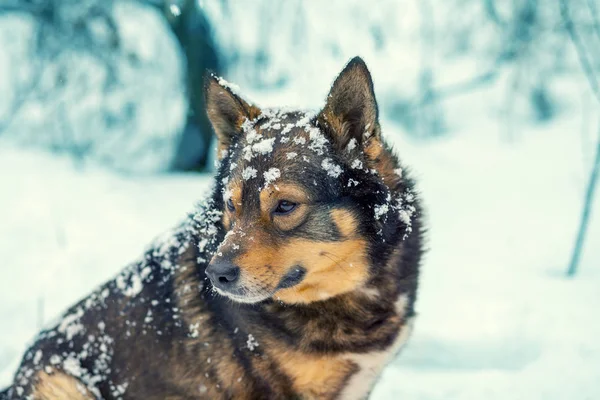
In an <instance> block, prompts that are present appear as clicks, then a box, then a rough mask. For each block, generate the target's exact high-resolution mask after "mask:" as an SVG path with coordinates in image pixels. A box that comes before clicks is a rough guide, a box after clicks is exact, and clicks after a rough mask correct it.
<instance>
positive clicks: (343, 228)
mask: <svg viewBox="0 0 600 400" xmlns="http://www.w3.org/2000/svg"><path fill="white" fill-rule="evenodd" d="M331 218H332V219H333V222H335V224H336V226H337V228H338V230H339V231H340V233H341V234H342V236H344V237H353V236H354V235H356V218H355V217H354V215H352V213H351V212H350V211H347V210H333V211H331Z"/></svg>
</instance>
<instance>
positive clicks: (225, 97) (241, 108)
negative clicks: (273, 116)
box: [204, 73, 261, 159]
mask: <svg viewBox="0 0 600 400" xmlns="http://www.w3.org/2000/svg"><path fill="white" fill-rule="evenodd" d="M222 82H223V81H222V80H221V79H219V78H218V77H217V76H215V75H214V74H212V73H207V75H206V76H205V78H204V96H205V102H206V113H207V115H208V119H209V120H210V122H211V124H212V126H213V129H214V130H215V134H216V135H217V139H218V153H217V156H218V158H219V159H220V158H222V157H223V150H227V149H228V148H229V146H230V145H231V142H232V141H233V140H234V138H235V137H236V136H237V135H241V134H242V124H243V123H244V121H246V120H247V119H250V120H252V119H255V118H256V117H258V116H259V115H260V113H261V110H260V109H259V108H258V107H256V106H253V105H250V104H248V103H247V102H246V101H244V100H243V99H242V98H241V97H240V96H238V95H236V94H235V93H234V92H233V91H232V90H231V89H230V88H229V87H228V86H227V85H226V84H224V83H222Z"/></svg>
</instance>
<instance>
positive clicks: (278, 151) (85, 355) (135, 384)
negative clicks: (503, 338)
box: [2, 57, 423, 400]
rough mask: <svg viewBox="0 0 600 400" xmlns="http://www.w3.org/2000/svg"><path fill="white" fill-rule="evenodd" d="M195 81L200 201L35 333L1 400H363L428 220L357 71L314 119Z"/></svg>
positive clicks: (414, 275) (386, 350) (391, 347)
mask: <svg viewBox="0 0 600 400" xmlns="http://www.w3.org/2000/svg"><path fill="white" fill-rule="evenodd" d="M205 81H206V82H205V96H206V105H207V113H208V116H209V119H210V121H211V123H212V125H213V128H214V131H215V134H216V138H217V142H218V145H217V151H218V156H217V158H218V168H217V169H218V171H217V173H216V178H215V181H214V185H213V187H212V188H211V192H210V194H209V195H208V196H207V198H206V200H205V201H203V202H202V203H200V204H199V205H198V206H196V208H195V209H194V210H193V212H192V213H191V214H190V215H189V216H188V217H186V218H185V219H184V220H183V222H181V223H180V224H179V225H177V227H176V228H175V229H173V230H172V231H170V232H168V233H167V234H165V235H163V236H162V237H160V238H158V239H156V241H155V243H153V244H152V245H151V246H150V247H149V249H148V250H147V251H146V252H145V253H144V255H143V256H142V257H141V259H140V260H138V261H137V262H135V263H133V264H131V265H129V266H128V267H126V268H125V269H124V270H123V271H122V272H121V273H119V274H118V276H117V277H116V278H115V279H113V280H111V281H109V282H108V283H106V284H104V285H103V286H101V287H100V288H98V289H97V290H96V291H94V292H93V293H92V294H91V295H89V296H88V297H87V298H85V299H83V300H82V301H81V302H79V303H78V304H76V305H75V306H73V307H72V308H70V309H69V310H68V311H67V312H66V313H65V314H64V316H63V317H62V318H61V319H60V320H59V322H58V323H57V324H56V325H55V326H54V327H52V328H50V329H47V330H44V331H42V332H41V333H40V334H39V336H38V337H37V338H36V340H35V343H34V344H33V346H32V347H31V348H30V349H29V350H28V351H27V352H26V353H25V355H24V357H23V361H22V363H21V365H20V367H19V369H18V370H17V372H16V374H15V378H14V382H13V383H12V385H11V386H10V388H8V389H7V390H6V391H5V392H4V394H3V395H2V396H3V399H35V400H54V399H65V400H91V399H146V400H147V399H161V400H163V399H170V400H184V399H202V398H206V399H363V398H367V397H368V396H369V394H370V392H371V390H372V388H373V385H374V384H375V382H376V380H377V378H378V376H379V374H380V372H381V370H382V369H383V367H384V366H385V365H386V364H387V363H388V362H389V361H390V360H391V359H392V358H393V357H394V356H395V355H396V354H397V352H398V351H399V349H400V348H401V347H402V346H403V344H404V343H405V342H406V341H407V339H408V337H409V335H410V332H411V329H412V325H413V321H414V318H415V310H414V306H415V300H416V293H417V286H418V285H417V284H418V272H419V264H420V261H421V256H422V253H423V249H422V236H423V228H422V222H421V219H422V208H421V205H420V200H419V196H418V193H417V191H416V189H415V185H414V182H413V180H412V179H411V178H410V176H409V174H408V171H407V170H406V169H405V168H404V167H403V166H402V165H401V164H400V162H399V160H398V159H397V157H396V156H395V155H394V153H393V152H392V150H391V148H390V147H389V146H388V145H387V144H386V143H385V142H384V140H383V138H382V135H381V127H380V124H379V120H378V108H377V102H376V99H375V94H374V90H373V83H372V80H371V75H370V73H369V71H368V69H367V66H366V65H365V63H364V62H363V60H362V59H360V58H358V57H356V58H354V59H352V60H351V61H350V62H349V63H348V64H347V65H346V66H345V68H344V69H343V71H342V72H341V73H340V74H339V76H338V77H337V79H336V80H335V82H334V83H333V85H332V87H331V90H330V93H329V95H328V96H327V99H326V104H325V106H324V108H323V109H322V110H321V111H320V112H319V113H315V114H311V113H305V112H299V111H282V110H278V109H264V110H261V109H260V108H258V107H257V106H255V105H252V104H250V103H248V102H247V101H245V100H243V99H242V98H241V97H240V96H239V95H238V94H236V92H235V90H233V89H232V88H231V87H230V85H228V84H227V83H226V82H225V81H224V80H222V79H221V78H218V77H216V76H214V75H212V74H208V75H207V77H206V79H205Z"/></svg>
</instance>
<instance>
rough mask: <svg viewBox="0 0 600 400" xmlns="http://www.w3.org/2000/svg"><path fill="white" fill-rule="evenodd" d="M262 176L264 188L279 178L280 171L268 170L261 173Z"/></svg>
mask: <svg viewBox="0 0 600 400" xmlns="http://www.w3.org/2000/svg"><path fill="white" fill-rule="evenodd" d="M263 176H264V178H265V187H267V186H269V185H270V184H271V183H273V182H275V180H276V179H277V178H279V177H280V176H281V171H279V169H278V168H269V170H268V171H267V172H265V173H263Z"/></svg>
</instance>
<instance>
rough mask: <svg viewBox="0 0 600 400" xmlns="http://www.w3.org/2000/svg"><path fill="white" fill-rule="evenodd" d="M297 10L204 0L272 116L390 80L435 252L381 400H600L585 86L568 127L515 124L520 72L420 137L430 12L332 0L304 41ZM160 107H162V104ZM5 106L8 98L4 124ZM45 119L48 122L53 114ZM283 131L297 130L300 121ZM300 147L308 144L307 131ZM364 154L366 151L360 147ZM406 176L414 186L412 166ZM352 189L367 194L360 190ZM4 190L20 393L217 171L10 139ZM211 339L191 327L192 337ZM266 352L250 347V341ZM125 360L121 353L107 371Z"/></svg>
mask: <svg viewBox="0 0 600 400" xmlns="http://www.w3.org/2000/svg"><path fill="white" fill-rule="evenodd" d="M284 3H285V4H282V5H281V6H280V7H278V8H269V7H266V5H269V4H271V3H269V1H261V2H260V4H262V5H263V7H259V6H256V7H251V8H248V7H229V8H228V10H229V11H228V13H225V12H224V6H223V4H224V3H223V2H203V4H205V8H206V10H207V11H208V12H209V15H210V17H211V20H213V21H220V22H221V23H218V24H215V25H213V27H214V28H215V29H216V31H215V34H216V37H217V39H218V40H219V42H220V44H221V46H222V48H224V49H225V53H226V54H234V53H235V51H234V50H240V49H241V51H238V53H237V54H238V59H239V61H238V63H237V64H234V65H231V66H230V69H229V70H228V78H229V79H231V80H234V81H235V82H236V83H238V84H240V86H241V87H242V88H244V91H243V92H244V93H247V92H249V94H250V96H244V97H246V98H247V97H252V98H256V99H258V100H259V104H260V105H273V106H275V105H280V104H282V103H284V104H291V105H295V106H300V107H315V106H318V105H321V104H322V102H323V100H324V98H325V96H326V93H327V90H328V89H329V87H330V84H331V81H332V79H333V78H334V77H335V74H337V73H338V72H339V70H340V68H341V66H342V65H343V63H344V62H345V61H347V60H348V59H349V58H350V57H352V56H354V55H356V54H360V55H362V56H363V57H364V58H365V60H366V62H367V64H368V66H369V68H370V69H371V71H372V73H373V79H374V81H375V90H376V93H377V96H378V100H379V106H380V110H381V115H382V117H383V120H382V121H381V125H382V132H383V133H382V134H383V137H384V138H386V139H387V140H389V141H390V142H392V144H393V145H394V148H395V149H396V151H397V152H398V153H399V154H400V155H401V159H402V160H403V162H404V163H405V165H406V166H408V167H410V171H411V172H412V175H413V176H414V177H415V178H416V179H417V182H418V193H415V194H416V195H418V196H420V197H421V198H422V200H423V202H424V218H425V221H426V223H427V227H428V233H427V240H426V247H427V248H428V249H429V251H428V253H427V254H426V256H425V258H424V263H423V266H422V272H421V276H420V290H419V294H418V300H417V313H418V315H417V318H416V321H415V330H414V334H413V336H412V338H411V339H410V340H409V342H408V345H407V347H406V348H405V349H404V350H403V351H402V353H401V354H400V356H399V357H398V358H397V359H396V360H395V361H394V362H393V363H392V364H391V365H390V366H388V368H386V369H385V371H384V373H383V375H382V378H381V380H380V382H379V383H378V385H377V386H376V387H375V390H374V392H373V394H372V396H371V398H372V399H375V400H385V399H420V400H472V399H486V400H506V399H540V400H542V399H543V400H565V399H568V400H571V399H573V400H579V399H590V400H591V399H598V398H600V385H599V384H598V381H599V379H600V372H599V371H600V341H599V340H598V338H599V337H600V320H599V319H598V318H597V315H598V309H599V308H600V290H599V289H598V288H600V246H598V245H597V243H600V196H597V199H596V202H595V204H594V210H593V213H592V219H591V221H590V229H589V234H588V237H587V241H586V246H585V250H584V253H583V255H582V259H581V265H580V271H579V273H578V275H577V276H576V277H575V278H574V279H566V278H565V277H564V272H565V270H566V265H567V263H568V259H569V256H570V252H571V250H572V246H573V242H574V236H575V233H576V228H577V223H578V221H579V218H580V210H581V202H582V197H583V192H584V189H585V184H586V180H587V173H588V171H589V167H590V162H591V158H592V154H593V153H592V151H593V147H594V146H593V145H591V144H593V143H594V142H595V140H596V137H597V132H598V128H599V127H598V124H597V123H596V122H595V121H598V115H597V114H598V113H597V112H596V111H595V108H592V107H590V104H593V101H590V98H591V97H590V94H589V92H588V91H587V84H586V83H585V81H584V80H583V79H580V77H579V78H577V79H575V78H576V77H573V76H566V77H560V78H557V81H556V85H557V88H558V89H559V90H560V93H561V98H560V103H559V106H560V107H561V110H562V112H561V114H559V117H558V119H556V120H552V121H550V122H549V123H547V124H544V125H542V124H537V125H534V124H532V123H531V122H529V121H527V120H524V119H523V118H522V111H520V108H519V110H518V112H517V113H516V115H514V116H507V115H505V113H504V105H505V101H506V99H507V96H506V93H507V88H509V83H508V82H509V77H508V76H503V77H501V78H500V79H499V81H498V82H497V84H496V85H492V86H490V87H486V88H482V89H479V90H477V91H473V92H472V93H468V94H465V95H463V96H459V97H455V98H451V99H448V100H447V101H445V102H444V107H445V116H446V119H447V120H446V124H447V128H448V134H447V136H445V137H443V138H439V139H436V140H430V141H427V140H422V141H415V140H410V139H408V136H407V135H406V132H405V131H403V129H402V128H400V127H399V126H398V125H395V124H394V123H393V122H392V121H390V120H389V119H391V118H393V117H394V115H392V114H391V113H390V112H389V110H390V109H393V107H392V106H393V105H394V103H393V101H394V99H398V98H400V99H401V100H402V99H406V98H411V96H414V95H417V94H418V92H417V91H416V87H415V86H416V85H417V84H416V82H418V81H419V79H418V73H419V68H420V65H419V61H418V60H420V58H419V52H418V51H419V48H420V45H421V44H420V43H419V40H417V37H418V32H419V24H418V21H419V17H418V15H419V4H420V3H418V2H412V3H405V2H396V1H392V0H387V1H385V2H384V3H385V4H380V5H379V4H378V7H372V6H370V5H369V6H366V7H367V8H368V10H369V12H368V13H365V12H361V10H362V11H364V7H363V8H356V7H353V6H347V5H346V3H347V2H342V3H339V2H335V1H333V2H315V3H314V4H313V5H310V6H307V7H304V8H300V9H299V10H300V11H299V12H301V13H302V17H303V18H296V19H295V20H297V21H299V22H298V24H300V25H302V24H304V25H305V26H304V28H303V29H301V32H302V33H305V35H300V36H298V35H297V30H298V29H299V28H298V27H297V25H295V24H290V20H289V19H288V18H284V17H283V16H285V15H289V14H290V13H295V12H296V11H295V10H297V9H298V8H297V6H296V5H295V3H293V2H290V3H289V4H288V2H284ZM436 4H440V2H437V3H436ZM447 4H448V6H444V7H451V4H454V3H452V2H449V3H447ZM271 10H272V11H273V12H277V13H278V14H280V15H281V18H279V17H278V18H273V19H272V21H271V22H272V24H268V26H266V27H265V29H272V30H274V31H276V32H278V33H279V34H278V35H268V34H265V31H264V30H258V29H256V23H257V21H261V20H263V19H262V18H258V17H256V16H261V15H262V14H264V13H265V12H269V11H271ZM253 13H254V14H253ZM331 15H336V18H333V19H332V18H331ZM476 15H477V13H475V12H473V14H472V15H471V14H469V15H465V17H469V18H474V16H476ZM436 16H437V17H440V18H442V19H444V18H448V20H450V19H451V18H452V17H453V16H454V17H455V14H448V15H447V16H446V15H445V14H444V13H443V12H441V11H440V12H437V14H436ZM255 17H256V18H255ZM307 24H310V29H306V25H307ZM377 26H383V27H384V28H383V29H384V31H385V32H384V34H383V36H384V38H385V39H386V40H385V41H384V42H383V44H381V46H382V48H378V47H377V45H376V44H375V43H374V42H375V41H374V40H373V36H372V35H371V34H370V32H371V29H373V27H377ZM234 28H235V29H234ZM300 28H302V27H300ZM261 35H262V36H261ZM17 36H18V35H17ZM21 36H22V35H21ZM265 38H266V39H265ZM440 39H443V38H440ZM262 40H266V41H267V43H263V42H262ZM487 42H488V41H487V39H486V38H485V37H484V38H478V41H477V43H475V45H476V46H478V47H479V48H481V49H485V47H486V46H485V44H486V43H487ZM289 43H295V46H296V47H290V46H289ZM259 48H261V49H263V48H266V50H267V54H268V57H267V58H268V59H269V60H270V61H269V63H268V64H267V65H266V66H264V65H263V66H261V68H263V69H264V70H263V71H261V74H257V73H255V71H253V69H254V68H256V67H255V66H252V65H251V63H250V62H249V60H252V59H253V58H252V57H254V55H255V54H256V52H257V49H259ZM305 49H310V51H305ZM228 51H229V53H227V52H228ZM290 52H293V55H294V56H293V57H290ZM15 57H16V56H15ZM15 57H13V54H12V53H11V55H10V56H9V57H4V58H3V57H1V56H0V66H1V68H2V71H7V74H5V79H4V80H2V79H0V89H2V90H1V91H2V93H5V92H6V93H9V92H10V91H8V90H5V89H7V86H10V85H8V84H7V79H8V80H10V82H13V81H15V82H20V81H19V80H18V79H17V78H15V76H16V75H17V74H18V72H19V71H15V70H14V69H10V68H9V65H10V63H8V62H7V60H8V59H11V60H13V59H16V58H15ZM314 60H319V62H314ZM458 61H459V60H455V61H452V62H450V61H445V62H444V64H443V66H444V68H443V71H440V72H439V75H438V78H439V79H440V81H441V83H446V84H452V83H455V82H460V81H462V79H464V78H469V77H470V74H471V73H472V72H474V71H477V70H478V68H479V67H481V65H480V64H479V63H478V62H476V61H473V60H466V61H465V60H462V61H463V62H458ZM8 71H10V72H8ZM177 76H179V75H176V76H175V77H172V78H173V80H176V79H178V78H177ZM256 76H261V77H263V78H264V79H265V80H266V81H278V80H282V81H286V79H288V82H289V84H288V85H287V86H285V87H284V88H282V89H281V90H277V91H274V90H261V89H259V88H258V87H257V85H256V84H255V82H254V79H255V78H256ZM292 78H293V79H292ZM21 80H22V79H21ZM157 82H158V81H157ZM157 84H158V83H157ZM161 85H162V84H161ZM10 96H12V94H10V93H9V94H7V96H6V97H7V98H8V97H10ZM147 100H148V101H152V102H155V101H161V100H160V99H159V98H158V96H157V97H156V98H154V99H147ZM165 101H166V100H165ZM118 104H119V103H118V102H117V106H118ZM117 106H115V107H117ZM180 106H181V104H180V103H177V104H176V105H174V106H173V107H174V108H175V109H176V111H177V110H179V109H180ZM87 107H90V106H89V105H85V109H86V110H87V109H88V108H87ZM81 108H84V105H82V106H81ZM117 108H118V107H117ZM6 109H7V108H6V105H0V113H2V112H6ZM79 109H80V107H78V108H77V110H76V111H75V112H76V113H79V111H78V110H79ZM149 109H154V108H152V107H149V108H148V110H149ZM165 110H169V108H165ZM30 111H32V113H31V118H32V120H33V122H32V123H34V122H36V121H37V120H36V115H37V114H36V113H34V111H35V110H30ZM166 112H168V111H166ZM178 112H179V111H177V112H175V114H177V113H178ZM82 115H85V114H82ZM144 115H147V114H146V113H144ZM169 115H170V114H169ZM81 118H82V119H83V118H84V117H83V116H82V117H81ZM156 118H158V114H157V116H156ZM507 120H511V121H512V124H511V125H510V126H509V124H508V123H507V122H506V121H507ZM38 122H39V121H38ZM155 122H156V119H155V118H150V119H148V120H147V123H148V124H149V125H151V124H154V123H155ZM36 123H37V122H36ZM165 125H169V127H171V128H172V125H173V126H174V125H177V124H176V123H174V122H173V121H170V122H169V123H168V124H167V122H165ZM584 126H587V128H584ZM144 128H147V126H146V125H144ZM283 129H284V130H285V131H286V132H289V131H290V130H291V129H292V126H291V125H286V126H285V127H284V128H283ZM509 130H510V131H511V132H510V134H507V131H509ZM257 136H258V135H257ZM290 137H291V135H290ZM292 139H293V140H294V141H296V140H298V141H297V142H296V143H299V142H300V139H302V140H301V141H302V143H299V144H306V140H305V139H304V138H303V137H295V138H292ZM258 140H260V138H259V137H257V138H256V141H258ZM255 143H256V142H253V143H250V144H251V145H253V144H255ZM355 146H357V143H354V142H353V141H350V142H349V144H348V150H350V151H352V150H353V149H354V148H355ZM265 147H266V145H265ZM250 150H251V152H252V153H254V151H253V149H252V148H250ZM330 162H331V161H330ZM335 167H338V168H339V166H336V165H333V163H332V162H331V165H329V164H328V165H327V168H326V169H327V171H328V172H329V171H331V172H332V173H334V174H337V176H339V174H340V173H341V171H339V172H338V170H337V169H336V168H335ZM257 173H258V171H256V170H255V169H253V168H251V167H249V168H246V169H245V170H244V171H242V176H243V178H244V179H252V178H256V177H257ZM396 173H397V174H398V175H399V176H400V177H403V176H405V175H406V174H407V173H408V172H407V171H402V170H400V169H398V170H397V171H396ZM347 185H348V186H349V187H355V186H357V185H358V188H360V182H356V181H353V180H349V181H348V182H347ZM0 188H1V190H2V194H1V195H0V257H1V259H2V269H1V270H0V323H1V324H2V326H3V327H4V326H8V327H10V329H1V330H0V386H3V385H6V384H8V383H9V382H10V381H11V379H12V374H13V373H14V371H15V370H16V367H17V364H18V363H19V360H20V357H21V356H22V354H23V352H24V350H25V349H26V347H27V344H28V341H29V340H30V339H31V338H32V337H33V336H34V335H35V333H36V332H37V331H38V330H39V329H40V328H41V327H42V326H43V325H45V323H47V322H48V321H49V320H50V319H52V318H54V317H55V316H56V315H58V314H60V313H62V312H63V311H64V310H65V309H66V308H67V307H68V306H70V305H72V304H73V303H74V302H75V301H77V300H78V299H80V298H81V297H83V296H84V295H86V294H88V293H89V292H90V291H91V290H92V289H93V288H95V287H96V286H97V285H98V284H100V283H102V282H104V281H105V280H107V279H109V278H111V277H112V276H114V275H115V274H117V273H118V272H119V271H121V270H122V268H123V267H124V266H125V265H127V264H128V263H129V262H130V261H132V260H134V259H136V257H137V256H139V254H140V252H141V251H142V250H143V249H144V248H146V246H147V244H148V243H149V242H150V241H151V239H152V238H153V237H155V236H156V235H157V234H158V233H160V232H162V231H164V230H165V228H167V227H170V226H173V224H174V222H176V221H179V220H180V218H181V217H182V216H184V215H185V214H186V213H187V212H188V211H189V210H190V207H191V205H192V204H193V203H194V202H195V201H196V200H198V199H200V198H202V197H203V196H204V195H205V194H206V193H207V192H208V190H209V185H208V177H207V176H198V175H160V176H155V177H134V176H130V177H123V176H117V175H114V174H112V173H109V172H106V171H104V170H100V169H95V168H91V167H89V166H88V167H86V168H85V169H81V168H76V167H75V166H73V165H72V163H71V162H70V161H68V160H66V159H63V158H53V157H50V156H48V155H45V154H40V153H38V152H35V151H28V150H23V149H19V150H17V149H15V148H13V147H11V146H9V145H7V144H6V143H4V142H0ZM401 200H402V204H401V205H400V204H397V203H395V202H396V201H397V199H392V202H391V205H392V206H394V207H400V208H399V209H398V210H396V211H397V212H399V213H400V216H401V218H403V220H404V221H405V222H406V223H407V224H408V223H410V222H411V221H412V217H413V215H411V208H410V206H411V201H412V195H411V196H405V197H404V198H403V199H401ZM387 211H388V212H390V210H389V209H388V210H387ZM211 217H212V218H218V215H216V214H215V215H213V216H211ZM206 229H207V230H210V229H212V228H210V227H207V228H206ZM206 244H207V242H201V243H200V244H199V247H201V248H202V246H205V245H206ZM73 323H74V324H75V325H74V326H76V322H75V321H74V322H73ZM68 326H70V325H68ZM65 328H66V327H65ZM196 329H197V327H195V326H191V327H190V335H194V332H196ZM73 334H76V332H75V331H74V332H73ZM98 340H100V339H98ZM102 340H106V339H102ZM254 341H255V340H250V337H248V342H247V346H248V348H250V347H251V346H252V347H254V346H255V343H254ZM99 346H104V347H103V348H105V349H106V348H107V346H106V344H105V343H102V344H99ZM35 357H38V356H37V355H36V356H35ZM39 357H41V355H40V356H39ZM110 357H111V356H110V354H108V353H107V354H106V360H109V359H110ZM53 361H56V363H57V364H58V363H61V362H63V360H62V359H60V358H58V359H53ZM199 390H202V387H200V388H199Z"/></svg>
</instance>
